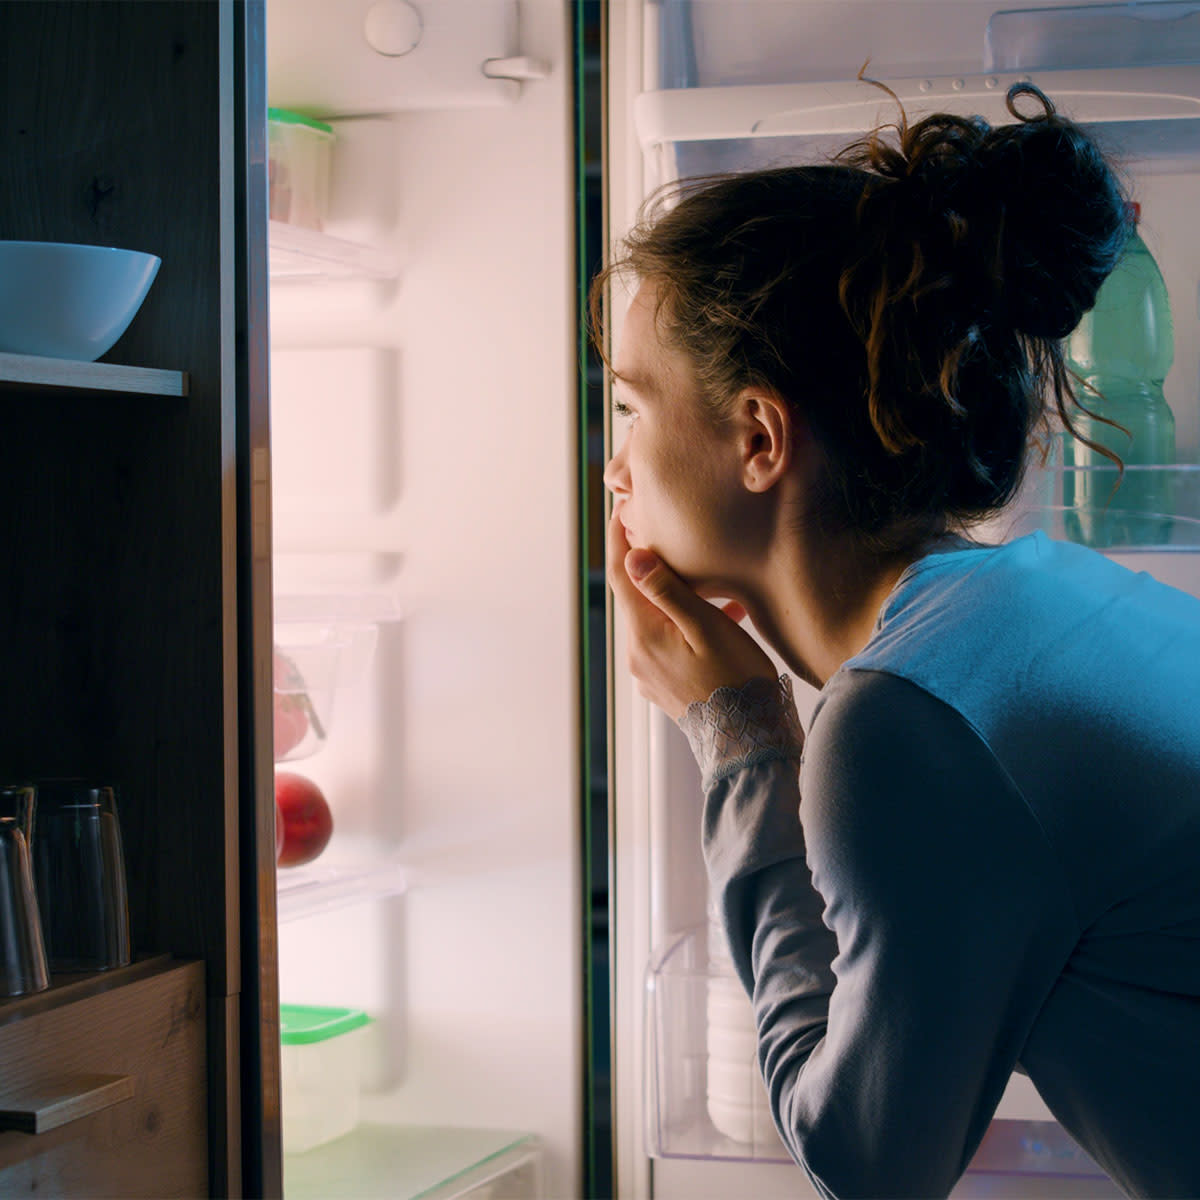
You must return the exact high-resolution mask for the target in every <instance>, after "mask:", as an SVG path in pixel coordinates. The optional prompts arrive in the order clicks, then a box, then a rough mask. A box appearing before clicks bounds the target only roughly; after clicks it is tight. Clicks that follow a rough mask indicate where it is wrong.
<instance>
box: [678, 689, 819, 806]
mask: <svg viewBox="0 0 1200 1200" xmlns="http://www.w3.org/2000/svg"><path fill="white" fill-rule="evenodd" d="M679 728H680V729H682V730H683V732H684V734H685V735H686V736H687V740H688V743H689V744H690V746H691V748H692V753H693V754H694V755H695V756H696V762H697V763H698V764H699V766H700V776H701V779H702V781H703V784H704V787H705V789H706V790H707V789H708V788H709V787H710V786H711V785H712V784H714V783H716V782H717V780H719V779H724V778H725V776H726V775H729V774H731V773H732V772H734V771H737V770H740V769H741V768H743V767H748V766H753V765H754V764H755V763H760V762H769V761H771V760H772V759H780V758H788V759H793V760H794V761H795V762H796V764H797V765H799V763H800V756H801V753H802V752H803V749H804V731H803V729H802V728H801V727H800V718H799V716H797V714H796V703H795V701H794V700H793V698H792V681H791V678H790V677H789V676H787V675H780V677H779V678H778V679H767V678H766V677H765V676H760V677H758V678H756V679H751V680H750V682H749V683H745V684H743V685H742V686H741V687H737V688H733V687H721V688H717V690H716V691H715V692H713V694H712V695H711V696H709V698H708V699H707V700H705V701H697V702H696V703H694V704H689V705H688V708H687V711H686V712H685V713H684V714H683V716H681V717H680V718H679Z"/></svg>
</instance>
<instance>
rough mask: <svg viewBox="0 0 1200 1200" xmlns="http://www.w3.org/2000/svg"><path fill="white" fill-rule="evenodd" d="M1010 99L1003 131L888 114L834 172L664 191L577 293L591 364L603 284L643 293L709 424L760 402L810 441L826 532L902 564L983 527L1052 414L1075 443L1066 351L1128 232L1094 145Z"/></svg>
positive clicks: (723, 180) (1013, 486) (1125, 213)
mask: <svg viewBox="0 0 1200 1200" xmlns="http://www.w3.org/2000/svg"><path fill="white" fill-rule="evenodd" d="M868 82H869V81H868ZM880 86H882V85H880ZM885 90H887V89H885ZM1022 96H1029V97H1032V98H1033V99H1034V100H1035V101H1037V102H1038V105H1039V108H1040V111H1038V112H1036V113H1034V114H1033V115H1029V116H1025V115H1022V114H1021V113H1020V112H1019V111H1018V108H1017V100H1018V99H1019V98H1020V97H1022ZM1006 100H1007V106H1008V110H1009V112H1010V113H1011V115H1012V116H1013V117H1014V118H1015V122H1014V123H1013V124H1011V125H1002V126H997V127H994V128H993V127H992V126H990V125H989V124H988V123H987V122H986V121H984V120H983V119H982V118H963V117H958V116H953V115H950V114H945V113H938V114H934V115H932V116H928V117H926V118H924V119H923V120H921V121H918V122H916V123H914V124H912V125H910V124H909V123H908V122H907V120H906V118H905V116H904V112H903V107H902V106H901V110H900V119H899V121H898V123H897V124H895V125H888V126H881V127H880V128H878V129H876V130H874V131H873V132H872V133H870V134H869V135H868V136H867V137H865V138H863V139H861V140H859V141H857V142H855V143H854V144H852V145H851V146H848V147H847V148H846V149H845V150H844V151H842V153H841V154H839V155H838V156H837V158H836V159H835V160H834V161H833V162H832V163H829V164H824V165H805V166H790V167H777V168H771V169H767V170H761V171H751V172H745V173H739V174H734V175H729V176H721V177H718V178H715V179H714V178H705V179H701V180H684V181H682V182H680V183H677V184H674V185H669V187H668V188H667V189H664V190H662V191H660V192H659V193H658V194H656V195H655V196H654V197H652V198H651V201H650V202H649V204H648V206H647V210H646V212H645V213H644V215H643V218H642V220H641V221H640V222H639V224H638V225H637V226H636V227H635V228H634V230H633V231H632V232H631V233H630V234H629V235H628V236H627V237H626V238H625V239H624V242H623V244H622V247H621V253H620V255H619V256H618V257H617V258H616V259H615V261H613V262H611V263H609V264H608V265H607V266H606V267H605V268H604V269H603V270H602V271H601V272H600V273H599V275H598V276H597V277H596V279H595V280H593V283H592V287H591V314H592V332H593V338H594V339H595V341H596V344H597V346H598V347H600V349H601V353H603V337H602V321H601V312H602V301H603V296H604V293H605V289H606V287H607V286H608V283H609V281H610V280H611V279H612V278H613V276H614V275H616V274H618V273H621V274H624V273H627V272H628V273H632V275H633V276H634V277H636V278H637V279H639V280H649V281H653V283H654V284H655V285H656V288H657V303H658V313H657V320H658V328H659V332H660V336H661V337H663V339H664V341H665V343H666V344H668V345H671V346H673V347H675V348H677V349H679V350H681V351H683V352H684V353H685V354H686V355H687V357H688V358H689V360H690V362H691V364H692V366H693V369H694V371H695V376H696V380H697V383H698V385H699V387H700V390H701V394H702V396H703V398H704V400H705V403H706V405H707V407H708V408H709V411H710V412H711V414H712V416H713V418H714V420H718V421H719V420H721V419H722V417H723V415H724V414H725V413H726V412H727V411H728V406H729V404H730V403H731V402H732V400H733V399H734V397H736V396H737V395H738V393H739V392H740V391H741V390H742V389H744V388H746V387H748V386H757V387H763V388H767V389H770V390H772V391H774V392H775V393H777V394H778V395H780V396H782V397H784V398H785V399H786V400H788V402H789V403H791V404H792V405H793V406H794V407H795V408H796V409H797V410H798V411H799V412H800V413H801V414H802V415H803V417H804V418H805V419H806V420H807V422H808V423H809V424H810V425H811V427H812V429H813V431H814V433H815V434H816V436H817V440H818V442H819V444H820V446H821V448H822V451H823V454H824V458H825V465H826V471H825V479H824V481H823V488H822V492H821V496H820V505H819V512H820V514H821V515H822V517H823V519H825V520H827V521H829V522H830V523H831V524H832V525H834V526H836V527H837V528H839V529H843V530H848V531H851V532H853V533H855V534H856V535H857V536H859V537H860V538H862V539H863V540H864V541H866V542H868V543H870V544H872V545H875V546H878V547H880V548H887V549H894V550H902V549H907V548H908V547H909V546H911V545H915V544H916V543H918V542H919V541H921V540H922V539H924V538H925V537H927V536H928V535H929V534H930V533H931V532H935V531H939V530H942V529H945V528H947V527H952V526H954V527H965V526H968V525H970V524H971V523H973V522H974V521H977V520H979V519H981V518H983V517H986V516H988V515H991V514H993V513H995V512H996V511H998V510H999V509H1001V508H1003V507H1004V505H1005V504H1007V503H1008V501H1009V500H1010V499H1011V498H1012V497H1013V495H1014V494H1015V493H1016V491H1017V489H1018V487H1019V485H1020V482H1021V479H1022V476H1023V473H1024V469H1025V464H1026V461H1027V459H1028V456H1029V449H1030V446H1031V444H1032V443H1033V442H1034V441H1035V439H1036V438H1037V436H1038V435H1039V434H1042V433H1045V432H1046V431H1047V428H1048V421H1047V414H1048V408H1049V403H1050V401H1051V399H1052V400H1053V405H1054V409H1055V411H1056V412H1057V413H1058V416H1059V418H1060V419H1061V421H1062V422H1063V424H1064V425H1065V427H1066V428H1067V429H1069V430H1071V431H1072V432H1075V424H1074V419H1073V417H1074V414H1075V413H1077V412H1078V411H1080V409H1082V408H1083V406H1082V405H1080V404H1079V403H1078V401H1077V400H1076V398H1075V395H1074V391H1073V389H1072V387H1071V381H1070V378H1069V375H1068V371H1067V369H1066V367H1065V364H1064V360H1063V351H1062V347H1061V344H1060V343H1061V339H1063V338H1064V337H1066V335H1067V334H1069V333H1070V332H1071V330H1072V329H1073V328H1074V327H1075V325H1076V324H1078V322H1079V319H1080V318H1081V317H1082V315H1083V314H1084V312H1086V311H1087V310H1088V309H1089V308H1090V307H1091V306H1092V305H1093V304H1094V303H1095V299H1096V293H1097V291H1098V289H1099V287H1100V285H1101V283H1102V282H1103V281H1104V279H1105V278H1106V277H1107V275H1108V274H1109V272H1110V271H1111V270H1112V268H1113V267H1114V266H1115V265H1116V263H1117V261H1118V259H1119V258H1120V255H1121V252H1122V250H1123V248H1124V245H1125V242H1126V240H1127V238H1128V236H1129V233H1130V232H1131V229H1132V217H1131V214H1130V205H1129V204H1128V202H1127V198H1126V195H1125V191H1124V188H1123V186H1122V184H1121V182H1120V180H1119V178H1118V175H1117V173H1116V170H1115V168H1114V167H1113V165H1112V164H1110V163H1109V161H1108V160H1107V159H1106V157H1105V156H1104V154H1103V153H1102V152H1101V150H1100V149H1099V147H1098V146H1097V145H1096V144H1095V142H1094V141H1093V140H1092V138H1091V137H1090V136H1089V135H1088V134H1087V133H1086V132H1085V131H1084V130H1083V129H1082V128H1081V127H1080V126H1078V125H1076V124H1074V123H1073V122H1072V121H1070V120H1068V119H1067V118H1064V117H1062V116H1061V115H1059V114H1058V113H1057V112H1056V110H1055V108H1054V105H1053V104H1052V103H1051V102H1050V101H1049V99H1047V98H1046V96H1045V95H1044V94H1043V93H1042V92H1041V91H1040V90H1038V89H1037V88H1036V87H1034V86H1033V85H1032V84H1028V83H1025V84H1017V85H1015V86H1014V87H1013V88H1011V89H1010V90H1009V93H1008V95H1007V98H1006ZM897 103H899V102H898V101H897ZM610 366H611V364H610ZM1085 411H1086V410H1085Z"/></svg>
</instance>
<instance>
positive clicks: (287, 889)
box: [275, 858, 408, 921]
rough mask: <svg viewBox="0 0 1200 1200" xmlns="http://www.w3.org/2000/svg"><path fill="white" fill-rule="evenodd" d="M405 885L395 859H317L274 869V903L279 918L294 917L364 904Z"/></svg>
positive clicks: (397, 891) (402, 889)
mask: <svg viewBox="0 0 1200 1200" xmlns="http://www.w3.org/2000/svg"><path fill="white" fill-rule="evenodd" d="M407 887H408V877H407V875H406V874H405V870H404V867H403V866H402V865H401V864H400V863H399V862H398V861H396V860H395V859H390V858H376V859H366V860H362V861H358V862H354V861H350V862H336V861H335V862H326V861H324V860H318V861H316V862H311V863H308V864H307V865H305V866H303V867H282V868H278V869H277V870H276V873H275V906H276V915H277V918H278V920H279V921H297V920H301V919H302V918H304V917H311V916H315V915H316V914H318V913H324V912H329V911H331V910H332V909H335V908H345V907H346V906H347V905H351V904H366V903H369V902H370V901H372V900H383V899H386V898H387V897H389V896H399V895H402V894H403V893H404V892H405V891H406V890H407Z"/></svg>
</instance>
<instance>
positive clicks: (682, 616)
mask: <svg viewBox="0 0 1200 1200" xmlns="http://www.w3.org/2000/svg"><path fill="white" fill-rule="evenodd" d="M625 573H626V575H627V576H629V578H630V580H631V581H632V582H633V585H634V586H635V587H636V588H637V589H638V591H639V592H640V593H641V594H642V595H643V596H645V597H646V599H648V600H649V601H650V602H651V603H652V604H653V605H654V607H655V608H656V609H658V610H659V612H662V613H665V614H666V615H667V617H669V618H670V620H671V623H672V624H673V625H674V626H675V628H676V629H678V630H679V632H680V633H682V634H683V636H684V638H685V639H686V641H687V643H688V645H689V646H691V647H692V649H693V650H696V649H699V641H700V639H701V637H702V636H703V629H702V622H703V619H704V616H705V615H711V613H712V605H711V604H709V603H708V601H707V600H703V599H701V597H699V596H697V595H696V593H695V592H694V591H692V589H691V588H690V587H688V585H687V584H686V583H684V582H683V580H682V579H680V578H679V576H678V575H676V574H675V572H674V571H672V570H671V568H670V567H668V566H667V564H666V563H665V562H663V560H662V559H661V558H659V557H658V555H657V554H655V553H654V552H653V551H651V550H630V551H629V553H628V554H627V555H626V556H625ZM701 606H703V608H704V609H705V610H706V613H702V612H701V611H700V609H701Z"/></svg>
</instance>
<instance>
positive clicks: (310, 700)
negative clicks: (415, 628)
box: [274, 595, 400, 763]
mask: <svg viewBox="0 0 1200 1200" xmlns="http://www.w3.org/2000/svg"><path fill="white" fill-rule="evenodd" d="M399 616H400V614H399V611H398V610H397V609H396V607H395V605H394V604H393V603H392V602H391V601H390V600H388V599H387V598H385V597H372V596H366V595H362V596H355V595H308V596H296V595H284V596H278V595H277V596H276V597H275V656H274V691H275V702H274V726H275V729H274V742H275V745H274V750H275V762H277V763H280V762H291V761H292V760H294V759H298V758H307V757H308V756H309V755H310V754H314V753H316V751H318V750H319V749H320V748H321V747H322V746H323V745H324V744H325V741H326V739H327V738H328V737H329V733H330V729H331V728H332V725H333V717H334V701H335V699H336V697H337V694H338V692H339V691H341V690H342V689H343V688H347V687H353V686H354V685H356V684H358V683H360V682H361V681H362V680H363V679H364V678H365V676H366V674H367V671H368V668H369V667H370V665H371V661H372V659H373V658H374V656H375V648H376V645H377V644H378V641H379V626H380V623H381V622H385V621H395V620H398V619H399Z"/></svg>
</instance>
